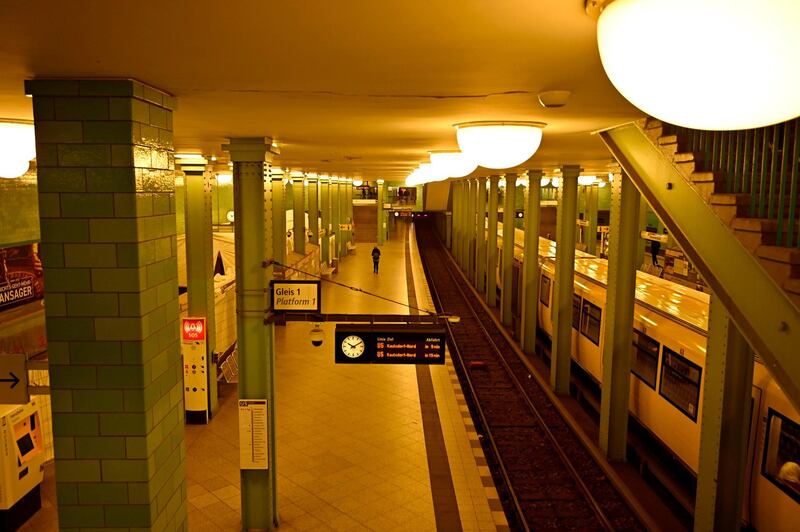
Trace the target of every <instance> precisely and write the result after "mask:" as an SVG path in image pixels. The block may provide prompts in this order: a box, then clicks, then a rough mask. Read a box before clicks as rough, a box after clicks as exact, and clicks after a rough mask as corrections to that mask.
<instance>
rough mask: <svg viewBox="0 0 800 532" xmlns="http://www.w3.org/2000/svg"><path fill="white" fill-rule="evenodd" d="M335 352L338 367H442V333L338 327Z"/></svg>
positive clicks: (427, 328) (438, 329) (429, 328)
mask: <svg viewBox="0 0 800 532" xmlns="http://www.w3.org/2000/svg"><path fill="white" fill-rule="evenodd" d="M334 349H335V360H336V363H337V364H444V352H445V329H444V327H442V326H439V325H419V324H414V325H356V324H338V325H337V326H336V334H335V341H334Z"/></svg>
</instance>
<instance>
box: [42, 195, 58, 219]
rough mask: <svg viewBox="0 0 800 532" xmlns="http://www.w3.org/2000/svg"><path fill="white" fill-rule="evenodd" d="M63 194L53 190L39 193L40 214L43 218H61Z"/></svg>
mask: <svg viewBox="0 0 800 532" xmlns="http://www.w3.org/2000/svg"><path fill="white" fill-rule="evenodd" d="M60 198H61V195H60V194H56V193H53V192H42V193H40V194H39V216H41V217H42V218H59V217H60V216H61V201H60Z"/></svg>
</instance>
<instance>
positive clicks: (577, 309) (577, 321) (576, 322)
mask: <svg viewBox="0 0 800 532" xmlns="http://www.w3.org/2000/svg"><path fill="white" fill-rule="evenodd" d="M572 328H573V329H575V330H576V331H577V330H579V329H580V328H581V296H579V295H578V294H572Z"/></svg>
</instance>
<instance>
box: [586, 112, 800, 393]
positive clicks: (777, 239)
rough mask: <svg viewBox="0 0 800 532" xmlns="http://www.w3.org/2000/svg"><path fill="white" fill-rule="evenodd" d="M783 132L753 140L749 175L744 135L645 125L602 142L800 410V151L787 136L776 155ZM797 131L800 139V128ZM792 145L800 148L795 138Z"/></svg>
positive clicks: (608, 134) (607, 134)
mask: <svg viewBox="0 0 800 532" xmlns="http://www.w3.org/2000/svg"><path fill="white" fill-rule="evenodd" d="M775 127H777V126H771V127H770V128H766V129H768V130H770V131H769V132H764V133H763V134H762V138H761V140H763V143H761V141H760V140H759V137H758V136H757V135H758V133H753V134H754V135H756V136H755V137H751V138H750V140H751V141H752V142H751V143H750V145H751V147H753V149H754V150H755V148H757V147H758V146H759V145H760V146H761V150H759V151H758V152H755V151H754V152H753V153H751V154H750V160H751V161H752V162H751V164H750V167H749V169H748V166H747V164H743V162H742V161H746V160H747V159H748V153H747V149H746V145H747V144H746V143H741V142H739V140H740V139H737V135H738V133H737V132H734V133H719V132H714V133H712V132H698V131H692V130H686V129H682V128H677V127H674V126H669V125H666V124H662V123H659V122H656V121H653V120H642V121H640V122H636V123H628V124H623V125H620V126H616V127H613V128H610V129H607V130H604V131H600V132H599V133H598V134H599V137H600V138H601V140H603V142H604V143H605V144H606V146H607V147H608V149H609V150H610V151H611V153H612V154H613V155H614V157H615V158H616V159H617V161H618V162H619V164H620V166H621V167H622V169H623V170H624V172H625V173H626V174H627V175H628V176H629V177H630V179H631V180H632V181H633V183H634V184H635V185H636V188H637V189H639V191H640V192H641V194H642V195H643V196H644V197H645V199H646V200H647V201H648V203H649V204H650V206H651V207H652V208H653V210H654V211H655V212H656V214H657V215H658V216H659V218H660V219H661V220H663V221H664V222H665V223H666V225H667V226H668V227H669V228H670V231H671V234H672V237H673V238H674V239H675V241H676V242H677V243H678V244H679V245H680V246H681V248H682V249H683V251H684V253H685V254H686V256H687V257H688V258H689V260H690V261H691V262H692V264H693V265H694V266H695V267H696V268H697V270H698V272H699V273H700V275H702V277H703V279H704V280H705V281H706V283H707V284H708V285H709V286H710V288H711V289H712V290H713V292H714V294H715V295H716V297H717V298H718V299H719V301H720V302H721V303H722V304H723V305H724V307H725V309H726V311H727V312H728V314H729V315H730V316H731V318H732V319H733V321H734V322H735V323H736V325H737V327H738V328H739V330H740V331H741V332H742V334H743V335H744V337H745V338H746V339H747V341H748V343H749V344H750V345H751V346H752V348H753V349H754V351H755V352H756V353H758V355H759V356H760V358H761V360H762V361H763V362H764V363H765V365H766V366H767V367H768V368H769V370H770V373H771V374H772V375H773V377H774V378H775V379H776V381H777V382H778V384H779V385H780V387H781V389H782V390H783V391H784V392H785V393H786V395H787V397H788V398H789V400H790V401H791V402H792V404H793V405H794V406H795V408H798V409H800V356H798V346H800V306H798V297H797V296H798V290H797V287H798V278H799V277H800V276H798V273H800V272H798V269H800V233H798V227H797V222H796V219H797V217H798V214H800V210H798V209H797V207H798V205H797V204H795V205H792V203H793V202H795V203H796V202H797V197H798V188H800V186H798V181H800V179H798V175H797V166H798V163H797V157H796V156H795V155H794V154H798V153H799V152H800V142H793V143H790V142H789V140H790V139H791V136H790V135H789V136H784V137H783V150H773V149H771V146H778V145H779V143H778V140H779V139H780V136H779V135H778V134H777V133H775V131H773V128H775ZM793 129H794V131H795V133H797V132H798V131H800V122H798V123H797V124H794V125H793ZM790 131H791V129H790ZM742 135H746V133H744V132H743V133H742ZM726 137H727V139H726ZM770 138H771V139H772V140H773V142H772V144H769V143H768V142H767V141H768V140H769V139H770ZM794 139H795V140H797V141H800V138H798V135H797V134H795V135H794ZM756 141H758V142H756ZM759 143H760V144H759ZM790 144H794V145H795V146H797V147H798V149H797V150H796V151H793V152H792V153H793V155H792V159H791V161H793V164H790V165H789V166H788V167H789V168H792V170H791V171H789V172H786V171H784V170H783V169H786V168H787V165H786V164H777V160H778V158H779V157H778V154H779V152H780V154H781V155H780V158H781V160H782V163H785V162H786V161H787V160H789V152H790V151H792V150H790V149H788V148H787V147H790V146H789V145H790ZM743 146H744V147H743ZM754 153H755V155H754ZM739 154H741V155H742V157H738V156H739ZM759 154H760V156H759ZM737 161H739V162H738V163H737ZM757 163H759V164H757ZM776 168H777V169H779V171H778V172H777V173H776V172H775V171H774V170H776ZM766 169H769V170H770V172H767V171H766ZM753 170H757V172H756V171H753ZM776 175H779V178H775V176H776ZM787 191H788V193H787ZM788 198H794V199H793V200H791V201H790V200H789V199H788Z"/></svg>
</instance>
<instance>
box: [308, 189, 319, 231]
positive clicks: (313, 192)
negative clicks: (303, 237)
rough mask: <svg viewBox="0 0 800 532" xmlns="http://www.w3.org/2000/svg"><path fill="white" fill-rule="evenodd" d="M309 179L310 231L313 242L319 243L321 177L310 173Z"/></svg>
mask: <svg viewBox="0 0 800 532" xmlns="http://www.w3.org/2000/svg"><path fill="white" fill-rule="evenodd" d="M306 179H307V180H308V232H309V233H311V243H312V244H316V245H319V178H318V177H317V176H316V175H309V176H308V177H307V178H306Z"/></svg>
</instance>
